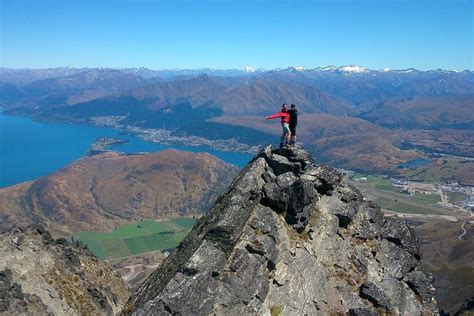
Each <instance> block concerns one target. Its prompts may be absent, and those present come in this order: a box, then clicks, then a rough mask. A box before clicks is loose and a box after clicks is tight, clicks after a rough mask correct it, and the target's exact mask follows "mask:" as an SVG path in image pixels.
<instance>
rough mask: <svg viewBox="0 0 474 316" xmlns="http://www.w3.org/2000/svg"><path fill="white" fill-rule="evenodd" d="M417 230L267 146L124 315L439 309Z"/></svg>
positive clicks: (294, 156)
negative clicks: (425, 267) (384, 213)
mask: <svg viewBox="0 0 474 316" xmlns="http://www.w3.org/2000/svg"><path fill="white" fill-rule="evenodd" d="M433 294H434V288H433V287H432V280H431V276H430V275H429V274H427V273H425V272H424V271H423V268H422V264H421V253H420V250H419V248H418V246H417V243H416V239H415V237H414V235H413V232H412V231H411V229H410V228H409V227H408V226H407V225H406V224H405V223H404V222H403V221H402V220H400V219H398V218H396V217H390V218H384V216H383V214H382V212H381V210H380V208H379V207H378V206H377V205H376V204H374V203H373V202H370V201H365V200H364V198H363V196H362V195H361V194H360V192H359V191H358V190H357V189H356V188H354V187H352V186H350V185H348V184H347V183H345V182H344V181H343V179H342V175H341V174H340V173H339V172H337V171H336V170H334V169H332V168H330V167H328V166H325V165H315V164H313V162H312V160H311V158H310V156H309V154H308V153H307V152H306V151H305V150H303V149H302V148H279V149H274V150H272V148H271V147H267V148H266V149H265V150H263V151H262V152H261V153H259V154H258V155H257V156H256V157H255V159H254V160H252V161H251V162H250V163H249V164H248V165H247V167H246V168H245V169H244V170H242V172H241V173H240V175H239V176H238V177H237V178H236V179H235V180H234V181H233V183H232V184H231V186H230V187H229V188H228V190H227V192H226V193H225V194H224V195H222V196H221V197H220V198H219V199H218V200H217V202H216V204H215V205H214V207H213V208H212V209H211V210H210V211H209V213H208V214H207V215H206V216H204V217H203V218H201V219H200V220H199V222H198V223H197V224H196V225H195V227H194V229H193V230H192V231H191V233H190V234H189V236H188V237H187V238H186V239H185V240H184V241H183V242H182V243H181V244H180V246H179V247H178V248H177V249H176V250H175V251H174V252H173V253H172V254H171V255H170V256H169V257H168V258H167V259H166V260H165V261H164V262H163V263H162V265H161V266H160V267H159V268H158V269H157V270H156V271H155V272H154V273H153V274H152V275H151V276H150V277H149V278H148V279H147V280H146V281H145V282H144V284H143V285H142V286H141V287H140V288H139V289H138V290H137V291H136V292H135V293H134V294H132V296H131V297H130V299H129V301H128V302H127V304H126V305H125V307H124V310H123V313H124V314H135V315H154V314H160V315H166V314H182V315H190V314H198V315H206V314H219V315H221V314H222V315H223V314H225V315H227V314H230V315H245V314H266V315H269V314H270V313H271V314H280V313H281V314H297V315H304V314H308V315H314V314H329V313H335V314H340V313H344V314H345V313H348V314H351V315H373V314H377V313H400V314H404V315H417V314H420V313H430V314H432V313H437V306H436V302H435V300H434V298H433Z"/></svg>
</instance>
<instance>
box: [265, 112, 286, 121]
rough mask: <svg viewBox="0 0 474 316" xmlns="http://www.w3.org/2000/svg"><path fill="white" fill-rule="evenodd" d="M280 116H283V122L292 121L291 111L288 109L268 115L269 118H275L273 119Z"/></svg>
mask: <svg viewBox="0 0 474 316" xmlns="http://www.w3.org/2000/svg"><path fill="white" fill-rule="evenodd" d="M278 117H281V122H282V123H287V124H289V123H290V113H288V111H286V112H284V111H281V112H278V113H275V114H273V115H270V116H267V120H273V119H276V118H278Z"/></svg>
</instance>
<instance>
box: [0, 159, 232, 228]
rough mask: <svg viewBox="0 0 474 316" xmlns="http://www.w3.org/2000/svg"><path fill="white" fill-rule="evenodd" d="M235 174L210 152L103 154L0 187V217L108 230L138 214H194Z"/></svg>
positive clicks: (8, 220) (60, 226) (12, 221)
mask: <svg viewBox="0 0 474 316" xmlns="http://www.w3.org/2000/svg"><path fill="white" fill-rule="evenodd" d="M235 173H236V168H235V167H232V166H230V165H228V164H226V163H224V162H223V161H221V160H218V159H217V158H215V157H213V156H210V155H208V154H194V153H189V152H180V151H176V150H168V151H163V152H159V153H154V154H149V155H135V156H122V155H119V154H115V153H106V154H103V155H100V156H94V157H90V158H84V159H81V160H79V161H77V162H75V163H73V164H71V165H69V166H68V167H66V168H64V169H62V170H60V171H58V172H56V173H54V174H51V175H49V176H46V177H42V178H40V179H38V180H36V181H33V182H27V183H23V184H19V185H16V186H13V187H9V188H6V189H3V190H0V220H2V221H3V222H4V223H7V224H8V223H18V222H24V223H44V224H45V225H47V226H48V227H49V228H50V229H52V230H53V231H55V232H57V231H59V232H65V233H68V232H70V231H80V230H108V229H112V228H113V227H114V226H115V225H117V224H118V223H123V222H129V221H130V220H138V219H141V218H151V219H154V218H160V217H163V216H173V215H191V214H197V213H200V212H203V211H205V210H206V209H207V207H208V206H209V205H210V204H211V203H212V202H213V201H214V199H215V197H217V196H218V195H219V194H220V193H221V192H222V191H223V190H224V189H225V188H226V186H227V185H228V184H229V183H230V182H231V180H232V178H233V176H234V175H235Z"/></svg>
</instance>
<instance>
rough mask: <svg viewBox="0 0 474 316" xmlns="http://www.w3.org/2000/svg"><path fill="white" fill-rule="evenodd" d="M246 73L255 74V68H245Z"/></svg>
mask: <svg viewBox="0 0 474 316" xmlns="http://www.w3.org/2000/svg"><path fill="white" fill-rule="evenodd" d="M244 70H245V72H255V68H253V67H252V66H245V69H244Z"/></svg>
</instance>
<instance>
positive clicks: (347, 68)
mask: <svg viewBox="0 0 474 316" xmlns="http://www.w3.org/2000/svg"><path fill="white" fill-rule="evenodd" d="M339 70H341V71H344V72H352V73H363V72H366V71H367V69H365V68H364V67H360V66H357V65H352V66H343V67H341V68H339Z"/></svg>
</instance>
